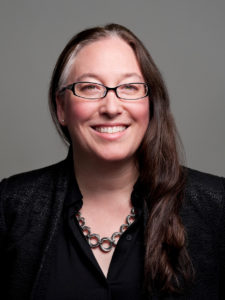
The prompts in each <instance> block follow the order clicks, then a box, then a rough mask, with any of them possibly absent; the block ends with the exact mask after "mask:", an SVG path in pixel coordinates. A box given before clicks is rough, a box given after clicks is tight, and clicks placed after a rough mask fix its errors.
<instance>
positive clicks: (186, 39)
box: [0, 0, 225, 178]
mask: <svg viewBox="0 0 225 300" xmlns="http://www.w3.org/2000/svg"><path fill="white" fill-rule="evenodd" d="M108 22H117V23H120V24H122V25H125V26H128V27H129V28H130V29H131V30H132V31H134V33H135V34H137V35H138V36H139V37H140V38H141V39H142V41H143V42H144V44H145V45H146V46H147V48H148V49H149V50H150V53H151V54H152V56H153V59H154V60H155V61H156V63H157V65H158V66H159V69H160V70H161V72H162V74H163V76H164V79H165V81H166V84H167V86H168V89H169V93H170V96H171V106H172V111H173V113H174V116H175V119H176V122H177V127H178V130H179V132H180V135H181V138H182V140H183V144H184V148H185V150H186V160H187V163H186V164H187V165H188V166H189V167H192V168H195V169H199V170H202V171H205V172H209V173H214V174H218V175H222V176H223V175H225V155H224V154H225V136H224V131H225V1H224V0H214V1H212V0H164V1H162V0H136V1H134V0H125V1H124V0H111V1H107V0H105V1H104V0H90V1H87V0H82V1H76V0H73V1H72V0H70V1H69V0H64V1H62V0H61V1H59V0H45V1H43V0H39V1H38V0H27V1H25V0H20V1H16V0H11V1H6V0H2V1H1V3H0V31H1V40H0V43H1V55H0V66H1V68H0V77H1V79H0V82H1V87H0V99H1V105H0V134H1V136H0V138H1V142H0V145H1V146H0V147H1V153H0V154H1V155H0V160H1V161H0V164H1V168H0V178H3V177H7V176H9V175H12V174H15V173H19V172H23V171H27V170H31V169H34V168H40V167H43V166H45V165H49V164H52V163H54V162H57V161H59V160H61V159H63V158H64V157H65V155H66V152H67V148H66V147H65V146H64V144H63V143H62V141H61V140H60V138H59V137H58V135H57V133H56V130H55V128H54V126H53V124H52V121H51V118H50V114H49V111H48V105H47V91H48V84H49V80H50V76H51V72H52V70H53V67H54V64H55V62H56V59H57V57H58V55H59V54H60V52H61V50H62V49H63V47H64V46H65V44H66V43H67V41H68V40H69V39H70V38H71V37H72V36H73V35H74V34H75V33H77V32H78V31H80V30H82V29H84V28H86V27H90V26H94V25H102V24H105V23H108Z"/></svg>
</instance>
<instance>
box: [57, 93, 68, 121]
mask: <svg viewBox="0 0 225 300" xmlns="http://www.w3.org/2000/svg"><path fill="white" fill-rule="evenodd" d="M55 101H56V110H57V117H58V121H59V123H60V125H62V126H65V125H66V120H65V97H64V96H63V95H59V94H57V95H56V99H55Z"/></svg>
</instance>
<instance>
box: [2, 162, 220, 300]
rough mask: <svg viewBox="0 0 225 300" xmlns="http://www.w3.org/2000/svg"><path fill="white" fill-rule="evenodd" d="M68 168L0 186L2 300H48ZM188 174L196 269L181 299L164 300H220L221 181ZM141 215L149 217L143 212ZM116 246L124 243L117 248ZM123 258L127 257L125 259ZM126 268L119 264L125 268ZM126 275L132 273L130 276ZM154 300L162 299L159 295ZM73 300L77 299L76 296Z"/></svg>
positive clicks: (187, 209) (185, 208)
mask: <svg viewBox="0 0 225 300" xmlns="http://www.w3.org/2000/svg"><path fill="white" fill-rule="evenodd" d="M71 165H72V163H71V160H70V158H69V157H68V158H67V159H66V160H64V161H62V162H60V163H58V164H55V165H52V166H49V167H46V168H42V169H39V170H35V171H32V172H26V173H24V174H19V175H15V176H12V177H10V178H8V179H5V180H3V181H2V182H1V183H0V289H1V297H3V298H4V300H44V299H45V297H46V288H48V286H49V287H50V282H49V280H48V277H47V275H48V273H49V271H50V273H51V274H53V273H54V270H53V269H52V267H53V266H54V264H51V260H52V259H54V256H55V253H56V252H58V247H59V245H58V246H57V242H58V239H59V237H60V234H59V228H60V230H61V228H63V227H62V215H63V209H65V199H66V198H67V195H66V194H67V192H68V184H69V178H70V176H69V174H68V171H69V167H68V166H71ZM186 171H187V182H186V186H185V196H184V201H183V205H182V208H181V211H180V215H181V219H182V222H183V224H184V226H185V229H186V232H187V242H188V249H187V250H188V253H189V255H190V257H191V260H192V263H193V266H194V269H195V281H194V284H193V285H192V287H191V288H190V290H189V292H188V293H186V294H185V295H180V296H178V295H170V296H169V295H166V296H165V297H163V300H187V299H190V300H224V299H225V284H224V283H225V259H224V258H225V179H224V178H220V177H217V176H214V175H210V174H205V173H201V172H198V171H195V170H191V169H187V170H186ZM135 190H136V188H135ZM139 192H140V189H139V190H138V193H139ZM134 198H136V197H134ZM137 199H142V197H141V198H140V197H137ZM132 201H133V200H132ZM137 203H139V202H138V201H137ZM143 215H144V216H145V217H147V208H144V210H143ZM142 218H143V217H142V216H141V219H140V220H142ZM67 233H68V234H69V231H68V232H67ZM71 237H72V236H71ZM74 240H75V239H74V238H73V240H71V244H72V243H75V242H73V241H74ZM120 246H121V247H122V239H121V243H120V244H118V249H119V247H120ZM71 248H72V247H71ZM76 248H77V251H78V249H80V247H76ZM72 249H73V250H74V248H72ZM56 250H57V251H56ZM132 251H133V249H132V250H130V252H129V255H128V256H130V255H132ZM68 253H69V250H68ZM79 253H80V255H81V254H82V253H83V252H82V251H80V252H79ZM115 254H116V253H115ZM139 256H140V255H139ZM141 257H142V256H140V257H139V259H140V258H141ZM55 258H57V256H56V257H55ZM85 258H86V256H85ZM126 259H130V258H129V257H127V256H126ZM113 264H114V262H113ZM113 264H112V265H113ZM89 265H91V264H89ZM125 265H126V266H127V264H126V263H125V262H123V267H124V266H125ZM129 266H130V264H129ZM113 268H114V267H112V268H111V269H112V270H113ZM88 270H89V269H88ZM95 270H97V269H95ZM122 271H123V268H122ZM110 272H111V271H110ZM120 272H121V269H120V270H119V271H118V273H120ZM95 273H97V274H98V277H99V278H104V277H102V274H101V273H100V272H97V271H93V274H95ZM57 274H59V275H60V273H59V272H58V273H57ZM100 274H101V275H100ZM111 274H113V271H112V272H111ZM63 275H64V274H63ZM52 276H53V275H52ZM52 276H51V277H50V278H52ZM100 276H101V277H100ZM118 276H120V274H118ZM129 276H133V274H131V272H130V273H129ZM79 277H80V274H76V276H74V277H73V278H74V281H73V284H76V282H75V281H77V280H78V281H79V280H80V278H79ZM96 277H97V275H96ZM114 278H115V276H114ZM116 279H117V278H116ZM128 279H130V277H129V278H128ZM71 280H72V279H71ZM102 280H103V279H102ZM64 284H65V282H64ZM54 288H57V287H54ZM125 288H126V286H125ZM130 288H132V286H131V287H130ZM85 289H86V288H85ZM3 295H4V296H3ZM153 298H154V300H156V299H157V300H159V299H160V300H161V299H162V298H161V297H158V295H156V296H154V297H153ZM61 299H62V300H63V299H66V296H65V295H63V297H61ZM73 299H79V298H78V296H77V295H74V298H73ZM92 299H93V297H92V298H91V300H92ZM124 299H129V298H128V296H127V297H125V298H124ZM149 299H152V298H151V297H150V298H149ZM53 300H54V299H53Z"/></svg>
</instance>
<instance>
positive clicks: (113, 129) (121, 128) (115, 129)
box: [95, 126, 126, 133]
mask: <svg viewBox="0 0 225 300" xmlns="http://www.w3.org/2000/svg"><path fill="white" fill-rule="evenodd" d="M125 129H126V126H113V127H95V130H96V131H98V132H101V133H116V132H121V131H124V130H125Z"/></svg>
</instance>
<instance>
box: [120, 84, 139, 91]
mask: <svg viewBox="0 0 225 300" xmlns="http://www.w3.org/2000/svg"><path fill="white" fill-rule="evenodd" d="M123 88H124V89H125V90H137V86H135V85H133V84H126V85H124V86H123Z"/></svg>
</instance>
